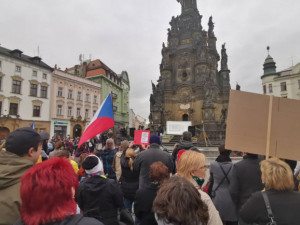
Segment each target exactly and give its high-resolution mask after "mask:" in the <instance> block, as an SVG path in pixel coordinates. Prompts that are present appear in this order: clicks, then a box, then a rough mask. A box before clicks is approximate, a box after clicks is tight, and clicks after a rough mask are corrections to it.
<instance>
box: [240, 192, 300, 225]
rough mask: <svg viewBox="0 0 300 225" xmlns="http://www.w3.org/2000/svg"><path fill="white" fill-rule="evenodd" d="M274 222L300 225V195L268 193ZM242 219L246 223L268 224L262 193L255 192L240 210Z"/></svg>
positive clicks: (295, 193) (297, 193)
mask: <svg viewBox="0 0 300 225" xmlns="http://www.w3.org/2000/svg"><path fill="white" fill-rule="evenodd" d="M266 193H267V195H268V198H269V201H270V206H271V209H272V212H273V216H274V220H275V221H276V222H277V225H285V224H288V225H299V224H300V213H299V209H300V193H299V192H295V191H275V190H267V191H266ZM240 217H241V218H242V219H243V221H244V222H246V223H255V224H267V223H268V222H269V221H270V220H269V218H268V213H267V209H266V206H265V202H264V200H263V197H262V193H261V191H258V192H255V193H254V194H252V195H251V197H250V198H249V199H248V200H247V201H246V203H245V204H244V205H243V206H242V209H241V210H240Z"/></svg>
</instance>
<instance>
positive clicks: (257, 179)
mask: <svg viewBox="0 0 300 225" xmlns="http://www.w3.org/2000/svg"><path fill="white" fill-rule="evenodd" d="M260 161H261V160H260V159H259V158H258V155H256V154H251V153H247V154H246V155H245V156H244V157H243V160H241V161H240V162H237V163H235V164H233V167H232V174H231V179H230V185H229V191H230V195H231V198H232V200H233V202H234V204H235V206H236V209H237V211H239V210H240V209H241V207H242V205H243V204H244V203H245V202H246V201H247V199H248V198H249V197H250V195H251V194H252V193H254V192H256V191H261V190H262V189H263V184H262V182H261V171H260V167H259V163H260ZM239 223H240V224H241V225H244V224H245V223H244V222H243V221H242V220H241V219H239Z"/></svg>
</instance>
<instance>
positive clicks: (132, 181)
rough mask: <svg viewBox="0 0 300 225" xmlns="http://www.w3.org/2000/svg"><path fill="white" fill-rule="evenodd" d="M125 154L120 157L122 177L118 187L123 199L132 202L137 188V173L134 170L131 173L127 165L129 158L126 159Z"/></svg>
mask: <svg viewBox="0 0 300 225" xmlns="http://www.w3.org/2000/svg"><path fill="white" fill-rule="evenodd" d="M125 154H126V150H125V151H123V153H122V155H121V168H122V175H121V178H120V185H121V190H122V192H123V196H124V198H127V199H128V200H131V201H133V200H134V198H135V193H136V191H137V189H138V188H139V172H138V171H135V170H134V171H131V169H130V167H129V165H128V162H129V158H126V157H125Z"/></svg>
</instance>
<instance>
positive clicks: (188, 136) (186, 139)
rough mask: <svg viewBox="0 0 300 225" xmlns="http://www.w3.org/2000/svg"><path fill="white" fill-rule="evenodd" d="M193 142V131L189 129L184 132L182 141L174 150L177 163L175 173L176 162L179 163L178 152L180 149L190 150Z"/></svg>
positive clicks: (173, 154) (173, 157) (174, 158)
mask: <svg viewBox="0 0 300 225" xmlns="http://www.w3.org/2000/svg"><path fill="white" fill-rule="evenodd" d="M193 146H194V145H193V143H192V133H191V132H189V131H185V132H183V134H182V138H181V140H180V142H179V143H178V144H177V145H175V148H174V150H173V152H172V159H173V162H174V165H175V170H174V173H175V172H176V164H177V154H178V152H179V151H180V150H190V149H191V148H192V147H193Z"/></svg>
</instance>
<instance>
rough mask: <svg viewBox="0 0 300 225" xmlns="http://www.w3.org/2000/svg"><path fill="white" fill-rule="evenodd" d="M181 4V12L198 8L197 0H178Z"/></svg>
mask: <svg viewBox="0 0 300 225" xmlns="http://www.w3.org/2000/svg"><path fill="white" fill-rule="evenodd" d="M177 2H179V3H180V4H181V12H182V13H184V12H186V11H188V10H189V9H196V10H197V0H177Z"/></svg>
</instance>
